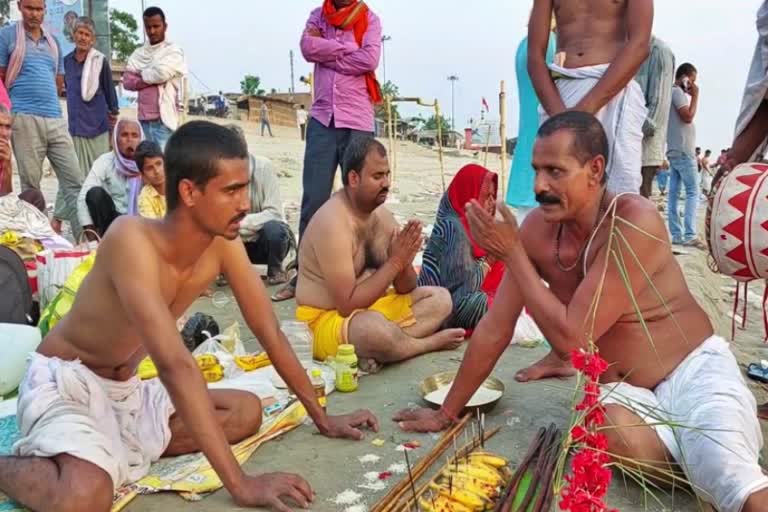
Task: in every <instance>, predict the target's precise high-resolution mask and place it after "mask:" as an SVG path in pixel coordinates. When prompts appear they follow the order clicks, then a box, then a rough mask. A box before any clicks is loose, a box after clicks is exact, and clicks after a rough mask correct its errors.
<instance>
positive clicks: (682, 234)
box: [667, 62, 706, 249]
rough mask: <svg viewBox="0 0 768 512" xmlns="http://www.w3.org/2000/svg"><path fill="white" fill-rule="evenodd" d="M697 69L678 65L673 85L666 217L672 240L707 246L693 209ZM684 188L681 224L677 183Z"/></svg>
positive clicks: (696, 194)
mask: <svg viewBox="0 0 768 512" xmlns="http://www.w3.org/2000/svg"><path fill="white" fill-rule="evenodd" d="M696 77H697V72H696V68H695V67H694V66H693V64H690V63H688V62H686V63H685V64H681V65H680V67H679V68H677V72H676V73H675V84H674V86H673V87H672V106H671V107H670V110H671V111H670V113H669V128H668V131H667V159H668V160H669V205H668V207H667V217H668V222H669V232H670V234H671V235H672V243H673V244H676V245H684V246H687V247H694V248H697V249H705V248H706V246H705V245H704V242H702V241H701V240H700V239H699V237H698V235H697V234H696V208H697V206H698V202H699V173H698V168H697V164H696V126H695V125H694V123H693V120H694V118H695V117H696V110H697V108H698V105H699V87H698V86H697V85H696ZM681 183H682V184H683V187H685V210H684V213H683V225H682V227H681V225H680V212H679V210H678V208H677V202H678V200H679V193H680V184H681Z"/></svg>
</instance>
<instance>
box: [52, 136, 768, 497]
mask: <svg viewBox="0 0 768 512" xmlns="http://www.w3.org/2000/svg"><path fill="white" fill-rule="evenodd" d="M241 124H242V126H243V128H244V129H245V131H246V134H247V137H248V142H249V147H250V150H251V152H252V153H254V154H258V155H262V156H266V157H268V158H271V159H272V160H273V161H274V163H275V165H276V167H277V169H278V171H279V173H280V187H281V193H282V196H283V202H284V204H285V211H286V215H287V218H288V221H289V222H290V223H291V224H292V225H293V226H294V227H295V226H296V225H297V224H298V207H299V203H300V200H301V190H302V187H301V168H302V160H303V153H304V146H303V143H302V142H301V140H300V139H299V138H298V133H297V131H296V130H295V129H289V128H283V127H275V128H273V130H274V132H275V137H274V138H269V137H266V138H263V137H260V136H259V134H258V128H259V127H258V126H257V125H255V124H249V123H241ZM478 160H479V163H482V155H480V156H478V157H473V155H472V154H471V153H469V152H460V153H459V152H452V153H451V154H449V155H446V158H445V168H446V171H447V173H448V176H447V177H446V180H447V181H448V182H450V178H451V176H452V175H453V174H454V173H455V172H456V171H458V169H459V168H460V167H461V166H462V165H464V164H466V163H470V162H478ZM397 165H398V169H397V175H396V183H395V190H396V193H395V194H394V200H393V201H391V202H390V204H389V207H390V208H391V209H392V210H393V211H394V212H395V214H396V215H397V216H398V217H399V218H400V219H405V218H410V217H412V216H416V217H418V218H420V219H421V220H423V221H424V222H425V223H427V224H429V223H431V222H433V221H434V214H435V211H436V209H437V204H438V201H439V199H440V196H441V193H442V186H441V179H440V170H439V169H440V167H439V164H438V159H437V153H436V152H435V151H433V150H431V149H429V148H423V147H418V146H416V145H414V144H411V143H405V142H398V144H397ZM488 167H489V168H491V169H492V170H496V171H499V170H500V163H499V159H498V156H493V155H491V156H490V157H489V160H488ZM55 187H56V180H55V178H54V177H46V178H45V179H44V181H43V188H44V191H45V193H46V196H47V197H48V199H49V200H52V199H53V197H54V196H55V190H56V188H55ZM701 217H702V218H703V215H702V216H701ZM680 263H681V265H682V267H683V269H684V271H685V275H686V278H687V280H688V283H689V286H690V287H691V289H692V291H693V293H694V295H695V296H696V298H697V299H698V300H699V301H700V303H701V304H702V306H703V307H704V308H705V309H706V310H707V312H708V313H709V315H710V317H711V318H712V320H713V322H714V323H715V325H716V328H717V330H718V332H719V333H720V334H722V335H724V336H726V337H729V336H730V325H731V323H730V319H731V311H732V307H733V292H734V290H735V285H734V282H733V281H732V280H730V279H727V278H724V277H721V276H718V275H715V274H713V273H712V272H711V271H710V270H709V268H708V266H707V257H706V254H705V253H703V252H700V251H691V254H689V255H685V256H680ZM219 291H221V292H222V293H223V294H224V296H226V298H227V300H225V301H223V302H224V304H221V302H220V301H217V304H216V305H215V304H214V303H213V302H212V301H211V300H210V299H206V298H201V299H200V300H198V301H197V302H196V303H195V304H194V305H193V306H192V308H190V312H195V311H204V312H207V313H209V314H212V315H213V316H214V317H215V318H216V319H217V320H218V322H219V323H220V324H221V325H222V326H226V325H229V324H230V323H231V322H233V321H236V320H237V321H239V322H240V323H241V325H242V326H243V327H244V338H245V339H246V345H247V346H248V348H251V349H253V348H255V347H256V346H257V344H258V341H257V340H256V339H255V338H254V337H253V336H252V335H251V334H250V332H249V331H248V330H247V327H245V325H244V322H243V320H242V316H241V314H240V312H239V310H238V309H237V307H236V304H235V302H234V299H233V297H232V295H231V291H230V290H229V289H227V288H222V289H220V290H219ZM762 295H763V284H759V285H755V286H753V287H752V288H751V289H750V294H749V299H750V300H749V304H748V322H747V326H746V329H745V330H737V335H736V340H735V343H734V344H733V348H734V351H735V352H736V354H737V357H738V359H739V362H740V363H741V364H742V365H744V366H746V365H747V364H748V363H749V362H752V361H759V360H760V359H763V358H765V359H768V350H766V346H765V345H764V344H763V338H764V332H763V323H762V321H761V315H762V311H761V299H762ZM219 298H221V295H219ZM275 311H276V312H277V314H278V315H279V317H280V318H281V319H290V318H292V317H293V311H294V304H293V303H292V302H288V303H283V304H279V305H276V307H275ZM462 353H463V348H462V349H460V350H458V351H455V352H450V353H439V354H431V355H427V356H424V357H421V358H418V359H417V360H413V361H409V362H406V363H404V364H401V365H396V366H392V367H390V368H387V369H385V370H384V371H383V372H382V373H381V374H379V375H377V376H373V377H368V378H366V379H364V380H363V381H362V383H361V386H360V389H359V391H357V392H356V393H352V394H348V395H342V394H334V395H333V396H332V397H331V399H330V403H329V410H330V411H331V412H332V413H339V412H348V411H351V410H353V409H357V408H368V409H370V410H372V411H374V412H375V413H376V414H377V415H378V416H379V419H380V421H381V432H380V433H379V434H377V435H373V434H369V435H368V436H367V438H366V440H364V441H362V442H359V443H351V442H340V441H332V440H327V439H325V438H322V437H319V436H317V435H316V434H315V432H314V428H313V427H312V426H302V427H300V428H299V429H297V430H295V431H293V432H291V433H289V434H288V435H286V436H284V437H283V438H281V439H278V440H276V441H274V442H271V443H268V444H267V445H265V446H264V447H262V448H261V449H260V450H259V451H258V452H257V453H256V455H255V456H254V457H253V458H252V459H251V460H250V461H249V462H248V463H247V464H246V465H245V468H246V470H247V471H249V472H265V471H290V472H297V473H300V474H302V475H303V476H305V477H306V478H307V479H308V480H309V481H310V483H311V484H312V485H313V487H314V488H315V490H316V492H317V493H318V498H317V502H316V503H315V505H314V506H313V507H312V509H313V510H318V511H326V510H327V511H331V510H344V509H345V507H344V506H340V505H337V504H335V503H334V502H333V500H334V497H335V496H336V495H337V494H338V493H340V492H342V491H344V490H346V489H352V490H355V491H357V492H360V493H361V494H363V495H364V502H365V503H366V505H367V506H368V507H371V506H373V505H374V504H375V502H376V501H377V499H378V498H379V497H381V496H382V495H383V494H384V492H385V491H381V492H372V491H366V490H362V489H359V488H357V486H358V485H359V484H361V483H363V476H362V475H363V474H364V473H365V472H367V471H372V470H374V471H381V470H384V469H386V468H387V467H388V466H389V465H390V464H391V463H393V462H402V454H400V453H399V452H396V451H395V446H396V445H397V444H398V443H401V442H404V441H408V440H411V439H418V440H420V441H421V443H422V445H423V447H422V448H421V449H420V450H419V451H418V452H417V453H416V455H417V456H420V455H423V454H425V453H426V451H427V449H428V448H429V446H431V445H432V444H434V442H435V439H436V438H437V437H436V436H429V435H427V436H419V435H407V434H403V433H401V432H400V431H399V430H398V429H397V427H396V425H395V424H393V423H392V422H391V421H390V418H391V416H392V414H393V413H394V412H396V411H397V410H399V409H401V408H404V407H407V406H410V405H416V404H420V398H419V396H420V395H419V391H418V385H419V382H420V381H421V380H422V379H423V378H425V377H427V376H429V375H431V374H433V373H435V372H438V371H445V370H452V369H456V368H458V364H459V362H460V360H461V356H462ZM545 353H546V349H545V348H544V347H537V348H533V349H527V348H522V347H519V346H513V347H510V349H509V350H507V352H506V353H505V355H504V356H503V358H502V360H501V361H500V362H499V364H498V366H497V368H496V370H495V371H494V375H495V376H497V377H498V378H500V379H501V380H502V381H504V383H505V384H506V386H507V388H506V393H505V395H504V397H503V399H502V400H501V402H500V403H499V405H498V406H497V407H496V408H495V409H494V411H493V412H492V413H491V414H490V415H489V417H488V419H487V421H488V424H489V425H490V426H494V425H502V427H503V428H502V431H501V432H500V433H499V434H498V435H497V436H496V437H495V438H494V439H493V440H492V441H491V442H490V443H489V447H490V448H491V449H493V450H494V451H497V452H498V453H500V454H503V455H505V456H507V457H509V458H510V459H511V460H512V461H513V462H514V463H516V462H519V461H520V459H521V458H522V457H523V455H524V453H525V451H526V449H527V446H528V444H529V442H530V440H531V438H532V436H533V435H534V433H535V432H536V430H538V428H539V427H541V426H545V425H547V424H549V423H550V422H554V423H556V424H558V425H560V426H561V427H563V428H565V427H567V422H568V421H569V412H570V404H571V397H572V391H573V388H574V386H575V381H574V380H564V381H548V382H539V383H531V384H518V383H516V382H515V381H514V379H513V378H512V377H513V375H514V373H515V372H516V371H517V370H518V369H520V368H523V367H525V366H526V365H528V364H530V363H532V362H534V361H535V360H537V359H538V358H540V357H542V356H543V355H545ZM750 386H751V387H752V390H753V391H754V392H755V395H756V396H757V398H758V402H763V401H765V400H766V399H768V391H767V390H768V388H766V387H764V386H760V385H756V384H754V383H751V384H750ZM763 430H764V432H765V428H764V429H763ZM375 437H378V438H381V439H384V440H386V441H387V443H386V444H385V446H384V447H381V448H377V447H375V446H373V445H372V444H371V440H373V439H374V438H375ZM370 453H374V454H376V455H379V456H380V457H381V458H382V460H381V462H379V463H378V464H375V465H372V466H368V467H363V466H362V465H361V464H360V463H359V462H358V460H357V459H358V457H360V456H362V455H365V454H370ZM390 485H394V481H392V480H391V481H390ZM657 494H658V495H659V497H660V502H656V501H655V500H654V498H653V497H652V496H650V495H647V494H644V493H642V492H641V490H640V488H639V487H638V486H637V485H636V484H634V483H632V482H629V481H627V482H625V481H624V480H623V479H622V478H621V477H620V476H618V473H617V476H616V478H615V479H614V484H613V486H612V488H611V492H610V496H609V505H610V506H611V507H613V508H618V509H619V510H695V509H697V508H699V507H698V506H697V504H696V501H695V500H693V499H691V498H690V497H688V496H685V494H684V493H683V492H681V491H680V490H679V489H678V490H677V491H676V492H675V493H671V494H668V495H664V494H663V493H657ZM127 510H128V511H129V512H139V511H146V512H150V511H160V510H173V511H176V510H190V511H209V510H210V511H212V510H239V509H237V508H236V507H234V505H233V504H232V502H231V499H230V498H229V496H228V494H227V493H226V492H218V493H215V494H214V495H213V496H211V497H208V498H207V499H205V500H203V501H201V502H199V503H187V502H184V501H182V500H181V499H180V498H178V497H177V496H174V495H160V496H149V497H140V498H138V499H137V500H136V501H135V502H133V503H132V504H131V505H130V506H129V507H128V508H127Z"/></svg>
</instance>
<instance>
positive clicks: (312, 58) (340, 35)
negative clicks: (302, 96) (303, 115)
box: [301, 8, 381, 132]
mask: <svg viewBox="0 0 768 512" xmlns="http://www.w3.org/2000/svg"><path fill="white" fill-rule="evenodd" d="M310 28H316V29H318V30H320V32H322V34H323V35H322V37H311V36H309V35H307V33H306V32H304V34H303V35H302V37H301V53H302V54H303V55H304V58H305V59H307V61H308V62H312V63H314V64H315V76H314V80H315V102H314V103H313V104H312V110H311V112H310V114H311V115H312V117H313V118H315V119H317V120H318V121H319V122H320V123H322V124H323V125H324V126H329V125H330V124H331V118H333V120H334V125H335V127H336V128H351V129H353V130H361V131H366V132H372V131H373V103H372V102H371V98H370V96H369V95H368V90H367V89H366V87H365V77H364V75H365V73H367V72H369V71H375V70H376V68H378V67H379V58H380V57H381V22H380V21H379V18H378V16H376V15H375V14H373V13H372V12H370V11H369V12H368V31H367V32H366V34H365V37H364V38H363V46H362V48H361V47H359V46H358V45H357V42H356V41H355V34H354V32H353V31H352V30H341V29H336V28H335V27H333V26H331V25H330V24H329V23H328V22H327V21H326V20H325V17H324V16H323V10H322V8H318V9H315V10H314V11H312V14H310V15H309V20H308V21H307V29H310Z"/></svg>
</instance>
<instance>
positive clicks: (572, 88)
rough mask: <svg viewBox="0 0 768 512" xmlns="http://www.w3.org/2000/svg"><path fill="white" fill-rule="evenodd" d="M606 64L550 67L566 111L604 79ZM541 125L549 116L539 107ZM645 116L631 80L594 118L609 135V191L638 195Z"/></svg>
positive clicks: (637, 89) (640, 96)
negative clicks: (580, 66)
mask: <svg viewBox="0 0 768 512" xmlns="http://www.w3.org/2000/svg"><path fill="white" fill-rule="evenodd" d="M608 66H609V64H600V65H597V66H586V67H583V68H572V69H571V68H564V67H561V66H558V65H557V64H550V65H549V69H550V70H551V71H552V74H553V76H554V77H555V84H556V85H557V90H558V91H559V92H560V97H561V98H562V100H563V103H564V104H565V107H566V108H573V107H575V106H576V104H577V103H578V102H579V101H581V100H582V99H583V98H584V96H586V95H587V93H589V91H591V90H592V88H594V87H595V85H596V84H597V82H598V81H599V80H600V79H601V78H602V77H603V75H604V74H605V71H606V70H607V69H608ZM539 114H540V123H543V122H544V121H546V120H547V119H548V118H549V116H548V115H547V113H546V112H545V111H544V109H543V108H542V107H539ZM647 115H648V109H647V108H646V107H645V96H643V91H642V89H641V88H640V85H639V84H638V83H637V82H636V81H634V80H630V82H629V84H627V86H626V87H625V88H624V89H623V90H622V91H621V92H619V94H617V95H616V96H614V98H613V99H612V100H611V101H610V102H608V104H607V105H605V106H604V107H603V108H602V109H600V111H599V112H597V114H595V117H597V119H598V120H599V121H600V123H601V124H602V125H603V128H604V129H605V134H606V135H607V136H608V147H609V151H610V154H609V155H608V165H607V167H606V173H607V174H608V191H609V192H611V193H614V194H620V193H622V192H632V193H634V194H637V193H639V192H640V186H641V185H642V182H643V176H642V172H641V168H642V165H643V123H644V122H645V118H646V117H647Z"/></svg>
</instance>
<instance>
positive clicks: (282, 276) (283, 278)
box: [267, 271, 291, 295]
mask: <svg viewBox="0 0 768 512" xmlns="http://www.w3.org/2000/svg"><path fill="white" fill-rule="evenodd" d="M290 280H291V274H290V273H289V272H282V271H281V272H277V273H275V274H274V275H271V276H267V285H268V286H277V285H279V284H285V283H287V282H288V281H290ZM278 293H280V292H278ZM276 295H277V294H276Z"/></svg>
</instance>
